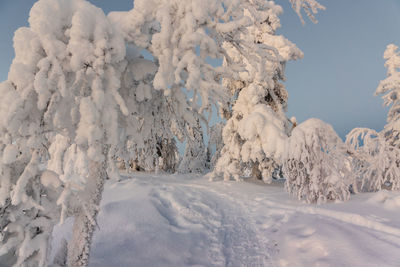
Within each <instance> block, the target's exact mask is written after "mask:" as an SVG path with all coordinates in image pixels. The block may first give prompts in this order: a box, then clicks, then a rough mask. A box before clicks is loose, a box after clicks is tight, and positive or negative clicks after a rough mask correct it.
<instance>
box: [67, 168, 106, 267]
mask: <svg viewBox="0 0 400 267" xmlns="http://www.w3.org/2000/svg"><path fill="white" fill-rule="evenodd" d="M106 178H107V171H106V162H95V161H90V163H89V177H88V178H87V184H86V189H85V191H84V192H83V193H82V194H81V195H80V197H81V199H80V200H81V201H82V206H83V207H84V208H82V209H81V210H80V212H79V214H77V215H76V216H75V221H74V226H73V232H72V239H71V240H70V242H69V245H68V266H70V267H83V266H88V265H89V254H90V247H91V243H92V237H93V233H94V230H95V227H96V225H97V224H96V217H97V214H98V211H99V205H100V201H101V196H102V192H103V188H104V182H105V180H106Z"/></svg>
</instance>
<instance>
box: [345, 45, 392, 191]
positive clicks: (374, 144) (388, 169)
mask: <svg viewBox="0 0 400 267" xmlns="http://www.w3.org/2000/svg"><path fill="white" fill-rule="evenodd" d="M383 57H384V59H386V62H385V66H386V68H387V76H388V77H387V78H386V79H384V80H382V81H381V82H380V83H379V86H378V88H377V89H376V92H375V94H376V95H383V96H382V98H383V100H384V105H386V106H390V108H389V112H388V115H387V124H386V125H385V127H384V129H383V130H382V131H381V132H376V131H374V130H371V129H365V128H356V129H353V130H352V131H351V132H350V133H349V134H348V135H347V140H346V143H347V144H348V146H349V149H350V151H351V153H352V156H353V165H352V166H353V169H354V172H355V173H356V174H357V177H358V179H359V182H360V186H359V187H360V190H362V191H368V192H369V191H378V190H381V189H382V188H385V189H389V190H399V189H400V101H399V97H400V72H399V71H400V52H399V51H398V47H397V46H395V45H393V44H390V45H388V46H387V48H386V51H385V53H384V55H383Z"/></svg>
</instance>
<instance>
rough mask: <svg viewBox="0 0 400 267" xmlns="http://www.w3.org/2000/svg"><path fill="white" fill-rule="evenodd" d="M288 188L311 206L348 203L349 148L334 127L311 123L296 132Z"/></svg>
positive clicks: (292, 138) (287, 160)
mask: <svg viewBox="0 0 400 267" xmlns="http://www.w3.org/2000/svg"><path fill="white" fill-rule="evenodd" d="M283 166H284V168H283V170H284V174H285V177H286V182H285V188H286V190H287V191H288V192H289V193H290V194H291V195H294V196H296V197H297V198H298V199H299V200H304V201H306V202H307V203H318V204H321V203H325V202H327V201H334V200H341V201H344V200H348V199H349V197H350V191H349V188H350V185H352V184H354V180H353V178H352V177H353V176H352V175H351V170H350V164H349V160H348V158H347V155H346V147H345V146H344V144H343V142H342V140H341V139H340V137H339V136H338V135H337V134H336V132H335V131H334V130H333V128H332V126H330V125H329V124H326V123H324V122H323V121H321V120H318V119H309V120H307V121H305V122H303V123H301V124H299V125H298V126H297V127H295V128H294V129H293V131H292V135H291V136H290V138H289V140H288V146H287V150H286V155H285V163H284V165H283Z"/></svg>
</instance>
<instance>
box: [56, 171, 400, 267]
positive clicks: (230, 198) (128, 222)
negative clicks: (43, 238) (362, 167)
mask: <svg viewBox="0 0 400 267" xmlns="http://www.w3.org/2000/svg"><path fill="white" fill-rule="evenodd" d="M68 224H70V222H68V221H67V222H66V223H65V224H64V225H63V226H58V227H56V229H55V239H54V243H58V240H59V239H60V238H61V236H62V235H63V233H65V232H66V229H65V228H67V227H68ZM98 226H99V227H98V229H97V231H96V233H95V236H94V244H93V248H92V254H91V262H90V266H99V267H100V266H120V267H123V266H400V253H399V251H400V192H388V191H381V192H378V193H368V194H367V193H366V194H359V195H352V197H351V199H350V201H348V202H339V203H330V204H325V205H319V206H316V205H308V204H303V203H301V202H298V201H297V200H295V199H292V198H290V197H289V196H288V194H287V193H286V192H285V190H284V188H283V183H281V182H275V183H273V184H272V185H265V184H263V183H258V182H254V181H249V180H248V181H244V182H226V181H216V182H210V181H208V179H207V178H206V177H203V176H195V175H191V176H187V175H185V176H184V175H181V176H180V175H156V174H143V173H138V174H133V175H130V176H129V177H128V176H124V177H123V180H122V181H120V182H115V181H114V182H112V181H109V182H108V183H107V185H106V188H105V192H104V196H103V200H102V204H101V212H100V214H99V217H98ZM54 249H56V248H54Z"/></svg>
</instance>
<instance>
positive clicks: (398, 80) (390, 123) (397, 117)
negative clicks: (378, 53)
mask: <svg viewBox="0 0 400 267" xmlns="http://www.w3.org/2000/svg"><path fill="white" fill-rule="evenodd" d="M383 58H384V59H386V62H385V67H386V68H387V76H388V77H387V78H386V79H384V80H383V81H381V82H380V83H379V86H378V88H377V89H376V92H375V95H383V96H382V98H383V100H384V105H386V106H390V109H389V112H388V115H387V124H386V125H385V129H384V132H385V133H384V135H385V138H386V140H387V141H388V142H389V143H390V145H392V146H396V147H400V100H399V98H400V52H399V51H398V47H397V46H395V45H393V44H390V45H388V46H387V48H386V51H385V53H384V55H383Z"/></svg>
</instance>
